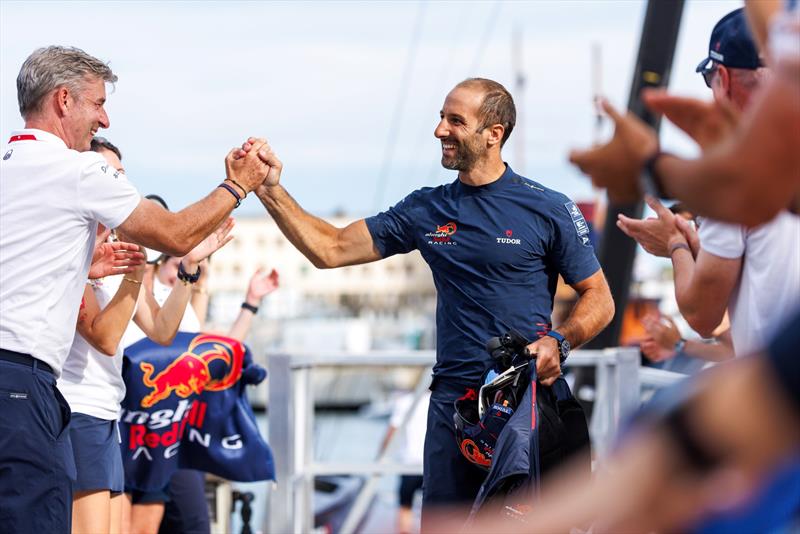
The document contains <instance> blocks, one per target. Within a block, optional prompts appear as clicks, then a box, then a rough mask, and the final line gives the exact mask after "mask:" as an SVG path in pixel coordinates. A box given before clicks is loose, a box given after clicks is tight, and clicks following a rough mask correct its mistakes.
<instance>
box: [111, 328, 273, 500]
mask: <svg viewBox="0 0 800 534" xmlns="http://www.w3.org/2000/svg"><path fill="white" fill-rule="evenodd" d="M125 357H126V365H125V368H124V370H123V377H124V379H125V385H126V387H127V393H126V395H125V400H124V401H123V402H122V413H121V415H120V433H121V438H122V442H121V445H120V446H121V448H122V459H123V463H124V466H125V484H126V486H129V487H131V488H134V489H138V490H142V491H153V490H159V489H162V488H164V487H165V486H166V485H167V482H169V479H170V477H171V476H172V474H173V473H174V472H175V470H177V469H179V468H180V469H197V470H199V471H205V472H208V473H213V474H215V475H219V476H221V477H223V478H226V479H229V480H236V481H240V482H252V481H256V480H274V478H275V466H274V463H273V458H272V451H271V450H270V448H269V445H267V443H266V441H264V439H263V438H262V437H261V435H260V434H259V432H258V426H257V425H256V420H255V416H254V415H253V410H252V409H251V407H250V403H249V402H248V400H247V397H246V396H245V386H246V385H247V384H258V383H260V382H261V381H263V380H264V378H265V377H266V375H267V372H266V370H265V369H264V368H263V367H261V366H260V365H256V364H254V363H253V361H252V357H251V355H250V351H249V350H248V349H247V347H246V346H245V345H244V344H243V343H241V342H240V341H238V340H235V339H232V338H228V337H224V336H219V335H212V334H192V333H187V332H179V333H178V335H177V336H175V340H174V341H173V343H172V345H171V346H169V347H164V346H161V345H158V344H156V343H154V342H152V341H150V340H149V339H143V340H141V341H139V342H137V343H134V344H133V345H131V346H130V347H128V348H127V349H125Z"/></svg>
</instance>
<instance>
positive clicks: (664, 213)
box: [617, 196, 686, 258]
mask: <svg viewBox="0 0 800 534" xmlns="http://www.w3.org/2000/svg"><path fill="white" fill-rule="evenodd" d="M645 200H646V201H647V205H648V206H650V207H651V208H652V209H653V211H655V212H656V216H657V217H656V218H652V217H651V218H649V219H641V220H640V219H631V218H630V217H626V216H625V215H623V214H619V216H618V218H617V227H619V229H620V230H622V231H623V232H624V233H625V235H627V236H628V237H630V238H631V239H633V240H635V241H636V242H637V243H639V244H640V245H641V246H642V248H643V249H645V250H646V251H647V252H649V253H650V254H652V255H653V256H660V257H662V258H669V256H670V248H671V247H672V246H673V245H675V244H677V243H686V238H685V237H684V235H683V232H681V230H680V229H679V228H678V226H677V225H676V223H675V220H676V218H679V217H676V216H675V214H674V213H672V212H671V211H669V210H668V209H667V208H665V207H664V205H663V204H661V202H659V201H658V200H656V199H654V198H653V197H651V196H647V197H645Z"/></svg>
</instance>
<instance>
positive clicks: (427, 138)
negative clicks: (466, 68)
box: [412, 4, 473, 186]
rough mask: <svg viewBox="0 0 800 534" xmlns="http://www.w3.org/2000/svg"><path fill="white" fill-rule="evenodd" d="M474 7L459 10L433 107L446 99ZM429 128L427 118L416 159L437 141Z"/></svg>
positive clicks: (414, 152)
mask: <svg viewBox="0 0 800 534" xmlns="http://www.w3.org/2000/svg"><path fill="white" fill-rule="evenodd" d="M472 6H473V4H467V5H465V6H464V9H459V10H458V18H457V19H456V23H455V30H454V32H453V36H452V38H451V39H450V48H449V50H448V52H447V57H446V58H445V61H444V65H442V68H441V69H439V75H438V76H437V80H436V83H434V84H433V85H432V86H431V90H432V93H431V95H430V96H429V98H428V102H430V103H431V105H432V106H434V105H436V104H435V102H436V101H437V100H438V101H439V102H442V100H443V99H444V95H442V94H441V91H442V89H443V87H442V86H443V85H444V83H445V82H446V81H447V79H448V78H449V76H450V73H451V72H452V70H453V64H454V63H455V57H456V52H457V51H458V49H459V48H461V42H462V41H463V39H459V37H461V36H463V34H464V30H463V28H462V26H463V22H464V19H465V16H464V15H465V13H467V12H468V11H469V9H467V8H472ZM432 109H435V108H432ZM433 113H434V116H436V114H437V113H438V112H436V111H434V112H433ZM425 116H426V117H427V116H428V115H425ZM429 127H430V123H429V121H428V119H427V118H426V119H425V120H424V128H425V131H424V132H423V133H421V134H419V135H418V136H417V143H416V146H415V147H414V151H413V152H412V154H413V155H414V156H415V157H416V156H417V154H422V153H423V149H424V147H425V144H426V143H431V142H432V141H434V139H435V138H434V139H432V137H433V132H431V131H429ZM431 153H433V151H431ZM424 161H425V160H423V162H424ZM422 165H425V164H424V163H422ZM423 169H424V167H423ZM420 174H422V173H420ZM422 185H423V186H425V185H430V180H428V181H427V182H423V183H422Z"/></svg>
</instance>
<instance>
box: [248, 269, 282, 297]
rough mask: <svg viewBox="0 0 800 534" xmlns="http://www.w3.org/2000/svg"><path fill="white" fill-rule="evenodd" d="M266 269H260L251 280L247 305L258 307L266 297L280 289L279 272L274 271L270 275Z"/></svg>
mask: <svg viewBox="0 0 800 534" xmlns="http://www.w3.org/2000/svg"><path fill="white" fill-rule="evenodd" d="M265 271H266V269H263V268H259V269H258V270H257V271H256V272H255V273H254V274H253V276H252V277H251V278H250V284H249V285H248V286H247V299H246V301H247V303H248V304H251V305H253V306H258V305H259V303H260V302H261V299H263V298H264V297H265V296H267V295H269V294H270V293H272V292H273V291H275V290H276V289H278V285H279V284H278V271H276V270H275V269H272V270H271V271H270V272H269V273H266V272H265Z"/></svg>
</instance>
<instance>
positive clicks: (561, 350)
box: [545, 330, 571, 363]
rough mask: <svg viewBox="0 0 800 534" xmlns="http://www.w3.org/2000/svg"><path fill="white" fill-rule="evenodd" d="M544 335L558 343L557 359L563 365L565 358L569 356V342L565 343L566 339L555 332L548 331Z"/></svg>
mask: <svg viewBox="0 0 800 534" xmlns="http://www.w3.org/2000/svg"><path fill="white" fill-rule="evenodd" d="M545 335H547V336H550V337H552V338H553V339H555V340H556V341H558V359H559V362H560V363H564V362H565V361H566V359H567V356H569V351H570V349H571V347H570V345H569V341H567V338H565V337H564V336H562V335H561V334H559V333H558V332H556V331H555V330H550V331H549V332H548V333H547V334H545Z"/></svg>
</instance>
